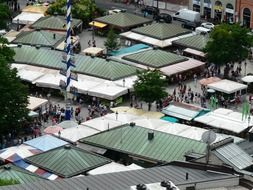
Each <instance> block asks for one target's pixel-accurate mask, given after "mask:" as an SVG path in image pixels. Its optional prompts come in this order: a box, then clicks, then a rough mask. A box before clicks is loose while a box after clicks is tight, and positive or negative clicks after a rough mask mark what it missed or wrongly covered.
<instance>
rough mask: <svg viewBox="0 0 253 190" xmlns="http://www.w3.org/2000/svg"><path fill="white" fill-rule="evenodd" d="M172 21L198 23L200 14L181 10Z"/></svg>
mask: <svg viewBox="0 0 253 190" xmlns="http://www.w3.org/2000/svg"><path fill="white" fill-rule="evenodd" d="M173 19H174V20H180V21H190V22H196V23H198V22H200V13H199V12H196V11H192V10H188V9H181V10H179V11H177V12H176V13H175V14H174V15H173Z"/></svg>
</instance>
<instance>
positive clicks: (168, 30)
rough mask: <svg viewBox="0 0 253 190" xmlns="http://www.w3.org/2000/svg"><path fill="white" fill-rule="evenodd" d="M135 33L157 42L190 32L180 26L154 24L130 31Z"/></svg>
mask: <svg viewBox="0 0 253 190" xmlns="http://www.w3.org/2000/svg"><path fill="white" fill-rule="evenodd" d="M132 31H133V32H135V33H138V34H143V35H146V36H149V37H152V38H156V39H159V40H165V39H169V38H173V37H176V36H180V35H183V34H188V33H191V31H190V30H187V29H185V28H182V27H181V26H180V25H176V24H167V23H155V24H151V25H147V26H143V27H139V28H136V29H133V30H132Z"/></svg>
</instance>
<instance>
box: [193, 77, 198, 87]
mask: <svg viewBox="0 0 253 190" xmlns="http://www.w3.org/2000/svg"><path fill="white" fill-rule="evenodd" d="M193 79H194V86H195V88H196V87H197V74H196V73H194V75H193Z"/></svg>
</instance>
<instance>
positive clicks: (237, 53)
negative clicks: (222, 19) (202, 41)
mask: <svg viewBox="0 0 253 190" xmlns="http://www.w3.org/2000/svg"><path fill="white" fill-rule="evenodd" d="M248 33H249V29H247V28H244V27H243V28H242V27H240V26H239V25H238V24H233V25H230V24H221V25H219V26H216V27H215V28H214V29H213V31H212V32H211V33H210V39H211V40H209V41H208V42H207V45H206V47H205V48H204V52H206V53H207V59H208V61H209V62H211V63H214V64H217V65H222V64H225V63H229V62H231V63H234V62H238V61H243V60H245V59H246V58H247V57H248V55H249V49H250V47H251V44H252V36H251V35H249V34H248Z"/></svg>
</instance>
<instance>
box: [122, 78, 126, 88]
mask: <svg viewBox="0 0 253 190" xmlns="http://www.w3.org/2000/svg"><path fill="white" fill-rule="evenodd" d="M125 84H126V80H125V79H123V87H125Z"/></svg>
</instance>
